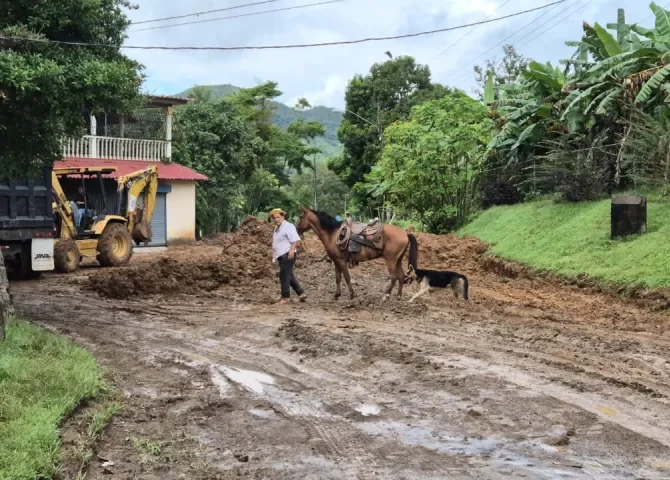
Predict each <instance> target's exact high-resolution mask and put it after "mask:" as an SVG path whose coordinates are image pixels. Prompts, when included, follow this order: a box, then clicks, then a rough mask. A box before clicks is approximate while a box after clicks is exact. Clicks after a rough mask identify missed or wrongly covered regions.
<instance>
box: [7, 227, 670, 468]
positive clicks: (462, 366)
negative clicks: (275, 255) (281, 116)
mask: <svg viewBox="0 0 670 480" xmlns="http://www.w3.org/2000/svg"><path fill="white" fill-rule="evenodd" d="M231 238H232V237H231ZM231 238H228V239H225V238H224V239H223V240H222V241H221V242H218V243H217V242H213V243H208V244H206V245H201V246H198V247H179V248H175V249H173V250H171V251H169V252H168V253H167V254H164V255H163V256H164V257H165V258H166V259H165V260H159V261H160V262H163V264H164V267H165V269H164V272H163V273H165V272H169V271H170V270H171V271H173V272H177V273H175V275H177V276H179V275H187V274H188V272H187V270H188V271H191V270H189V269H190V268H191V267H190V266H194V265H210V263H208V262H216V261H217V259H218V260H222V259H221V257H220V255H221V250H222V244H225V245H224V246H223V248H226V249H227V250H228V251H229V254H230V249H231V248H232V249H234V248H236V247H234V246H231V245H232V244H231V243H230V240H231ZM226 242H228V243H227V244H226ZM419 245H420V257H419V258H420V259H419V261H420V265H429V266H430V267H435V268H440V267H445V268H446V267H450V268H452V269H458V270H461V271H463V272H464V273H466V274H468V276H469V278H470V282H471V298H472V304H470V305H466V304H464V303H463V302H462V300H461V301H457V300H455V299H454V298H453V297H452V296H451V295H450V294H448V293H447V292H443V293H436V294H434V295H432V296H431V297H430V298H427V299H424V300H418V301H417V304H416V305H413V306H411V307H410V306H408V305H407V303H405V302H406V300H407V298H408V297H407V296H405V300H404V301H398V300H397V299H395V298H392V299H391V300H389V301H388V302H386V303H383V302H382V301H381V297H382V295H381V291H382V288H383V286H384V285H385V282H386V272H385V270H384V267H383V265H382V264H381V263H378V262H372V263H370V264H364V265H360V266H359V267H358V268H356V269H355V270H353V272H352V276H353V278H354V280H355V281H356V285H355V289H356V291H357V293H358V294H359V297H358V298H356V299H354V300H348V299H340V300H339V301H335V300H334V299H333V298H332V293H333V291H334V273H333V271H332V266H331V265H330V264H329V263H327V262H325V261H322V260H321V258H322V255H323V253H322V250H321V249H320V247H319V245H318V244H317V243H315V241H314V240H313V239H312V240H310V241H309V242H308V248H307V251H306V252H303V253H302V254H301V256H300V257H299V261H298V263H299V268H298V269H297V271H296V274H297V276H298V278H299V279H300V280H301V281H302V282H303V284H304V285H305V287H306V288H307V289H308V294H309V299H308V301H307V303H306V304H304V305H303V304H299V303H294V304H291V305H288V306H282V307H278V306H274V305H271V304H269V299H271V298H274V297H273V296H274V295H276V293H277V292H278V284H277V280H276V278H274V277H273V276H272V275H271V269H270V273H268V270H267V265H265V266H261V267H258V268H256V267H255V266H253V265H256V263H255V260H254V261H251V265H252V266H253V268H252V267H249V265H246V264H245V263H244V262H242V264H241V265H237V266H235V272H237V273H235V272H233V273H231V272H230V271H228V270H227V271H226V272H223V273H222V272H221V270H220V269H214V268H213V267H211V265H210V266H209V267H207V268H206V269H205V270H207V271H208V272H209V273H202V272H201V273H198V274H194V273H193V272H192V271H191V273H190V275H191V277H190V278H194V277H197V278H199V280H198V281H197V282H192V283H191V284H189V286H188V288H187V290H188V291H183V289H180V288H179V287H177V286H176V285H177V284H175V281H178V279H171V280H167V281H165V282H166V283H165V285H163V284H162V283H160V282H161V281H162V280H156V278H154V277H152V278H150V279H147V278H145V275H148V274H145V273H142V269H145V270H146V269H148V268H149V267H152V268H153V269H154V270H155V268H156V261H157V260H156V258H155V257H148V256H144V255H143V256H140V255H136V256H135V258H134V261H133V263H134V266H133V267H132V269H127V270H124V271H123V272H125V273H119V272H118V271H117V272H115V273H114V276H113V277H110V275H111V274H110V273H104V275H106V277H105V278H102V277H99V278H98V279H97V280H95V281H93V280H89V279H87V276H89V275H90V276H91V277H92V278H93V277H95V276H99V275H102V274H103V272H102V271H101V270H100V269H94V268H91V269H88V270H87V269H83V270H82V271H80V272H79V273H78V274H77V275H69V276H55V275H47V276H46V277H45V278H44V279H42V280H40V281H39V282H37V283H36V282H26V283H17V284H14V285H13V286H12V288H13V294H14V298H15V302H16V306H17V309H18V310H19V311H20V312H22V313H23V314H25V315H27V316H29V317H30V318H31V319H33V320H34V321H36V322H38V323H40V324H42V325H44V326H46V327H48V328H51V329H53V330H55V331H58V332H60V333H63V334H65V335H68V336H70V337H71V338H73V339H74V340H75V341H76V342H78V343H79V344H81V345H83V346H85V347H87V348H89V349H90V350H91V351H92V352H93V353H94V354H95V355H96V356H97V358H98V359H99V361H100V363H101V364H102V365H103V366H105V367H106V368H108V369H109V370H111V371H112V372H113V373H114V378H115V381H116V383H117V385H118V386H119V388H120V389H121V390H122V391H123V392H124V395H125V396H126V400H125V404H126V405H125V408H124V410H123V411H122V412H121V413H120V414H119V415H118V416H117V417H116V418H115V419H114V420H113V422H112V424H111V426H110V427H109V429H108V430H107V431H106V433H105V436H104V437H103V439H102V441H101V443H100V445H99V448H98V451H97V454H98V455H99V456H100V457H102V458H104V459H109V460H112V461H113V462H114V466H113V467H112V468H111V470H109V471H108V472H107V473H103V467H102V465H101V464H102V461H101V460H99V459H97V458H96V459H94V461H93V462H92V463H91V467H90V470H89V476H88V477H87V478H114V479H135V478H137V479H139V478H143V479H177V478H194V479H196V478H201V479H210V478H211V479H214V478H259V479H260V478H262V479H301V480H302V479H344V478H352V479H354V478H361V479H367V478H379V479H433V478H435V479H437V478H440V479H444V478H453V479H460V478H464V479H465V478H473V479H503V478H528V479H535V478H538V479H539V478H543V479H544V478H547V479H558V478H560V479H567V478H573V479H586V478H593V479H635V478H648V479H661V478H670V405H669V400H668V399H669V396H670V382H669V375H670V364H669V363H668V359H669V358H670V356H669V355H670V337H668V333H669V332H670V321H669V319H668V315H667V313H664V312H663V311H658V312H654V311H652V310H653V308H649V305H648V304H645V305H635V304H633V303H626V302H624V301H623V300H620V299H618V298H616V297H612V296H608V295H605V294H594V293H589V292H588V291H586V290H584V289H581V290H580V289H579V288H577V287H569V286H557V285H556V284H553V283H551V282H549V281H544V280H541V279H537V278H536V279H530V278H517V279H509V278H504V277H501V276H498V275H497V274H495V273H493V272H491V264H490V262H489V261H486V260H484V259H483V257H482V254H483V253H484V250H485V248H484V247H482V246H481V244H479V243H478V242H476V241H473V240H458V239H453V238H446V237H433V236H428V235H419ZM233 255H235V256H239V252H237V253H235V252H233ZM170 258H172V259H175V258H176V259H178V262H185V263H179V264H177V263H169V262H171V260H170ZM265 258H267V257H265ZM245 265H246V266H245ZM168 267H170V268H168ZM187 267H188V268H187ZM119 270H120V269H119ZM240 272H242V273H240ZM124 275H125V277H124ZM208 275H209V277H208ZM149 276H151V275H149ZM110 278H113V281H111V284H114V285H117V286H118V285H119V284H120V283H124V282H125V283H124V284H125V285H126V286H125V287H123V288H126V289H127V288H130V287H129V286H131V287H132V285H135V287H134V288H142V287H137V285H138V282H140V283H139V284H141V282H142V281H144V282H147V281H149V282H153V283H152V286H151V287H147V289H148V291H151V292H152V293H151V294H150V295H149V294H147V295H139V296H130V297H128V296H127V295H125V297H126V298H121V299H115V298H107V297H104V296H98V295H97V294H96V293H95V291H90V290H88V289H90V288H94V289H96V288H103V287H104V286H105V285H106V287H105V288H107V287H109V284H110V280H109V279H110ZM129 278H130V279H129ZM207 278H209V281H207ZM212 278H214V279H215V280H212ZM231 279H232V280H231ZM235 279H237V280H235ZM105 282H107V283H105ZM156 282H159V283H156ZM217 282H218V283H217ZM228 282H230V283H229V284H228ZM221 283H223V284H224V285H223V286H221V287H220V288H217V287H218V285H219V284H221ZM91 285H93V287H91ZM36 286H38V288H36ZM101 286H102V287H101ZM415 289H416V287H411V288H410V289H409V293H411V292H413V291H415ZM160 292H162V293H160ZM120 296H121V297H124V295H120ZM652 306H653V305H652ZM68 441H71V442H74V441H75V440H74V439H72V438H70V439H67V438H66V444H67V442H68Z"/></svg>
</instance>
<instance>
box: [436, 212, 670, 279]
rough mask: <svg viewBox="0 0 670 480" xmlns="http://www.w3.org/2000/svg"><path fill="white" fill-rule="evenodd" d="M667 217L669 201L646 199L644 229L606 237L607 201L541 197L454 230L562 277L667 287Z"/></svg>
mask: <svg viewBox="0 0 670 480" xmlns="http://www.w3.org/2000/svg"><path fill="white" fill-rule="evenodd" d="M669 215H670V204H667V203H656V202H649V203H648V204H647V233H645V234H644V235H637V236H632V237H629V238H627V239H622V240H610V238H609V233H610V201H609V200H601V201H597V202H583V203H554V202H552V201H551V200H542V201H536V202H530V203H524V204H521V205H512V206H501V207H493V208H490V209H488V210H486V211H484V212H481V214H479V216H478V217H477V218H476V219H475V220H474V221H473V222H472V223H470V224H469V225H466V226H465V227H463V228H462V229H461V230H460V231H459V232H458V233H459V234H460V235H472V236H473V237H477V238H479V239H481V240H484V241H485V242H488V243H489V244H490V245H491V247H492V248H491V250H492V253H493V254H495V255H497V256H499V257H502V258H507V259H509V260H516V261H517V262H521V263H524V264H526V265H528V266H530V267H534V268H536V269H540V270H547V271H551V272H554V273H559V274H563V275H565V276H567V277H573V278H574V277H576V276H578V275H579V274H581V273H586V274H588V275H589V277H591V278H592V279H594V280H601V281H605V282H612V283H616V284H627V285H641V286H646V287H668V286H670V270H668V267H667V259H668V258H670V243H668V241H667V239H668V235H670V223H668V221H667V218H668V216H669ZM426 268H428V267H426Z"/></svg>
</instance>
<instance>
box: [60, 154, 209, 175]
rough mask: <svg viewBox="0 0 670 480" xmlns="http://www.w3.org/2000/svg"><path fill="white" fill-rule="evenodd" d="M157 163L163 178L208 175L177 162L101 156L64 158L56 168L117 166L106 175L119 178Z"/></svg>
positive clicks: (159, 173)
mask: <svg viewBox="0 0 670 480" xmlns="http://www.w3.org/2000/svg"><path fill="white" fill-rule="evenodd" d="M151 165H157V166H158V178H160V179H161V180H207V177H206V176H205V175H203V174H201V173H198V172H196V171H195V170H192V169H190V168H188V167H185V166H183V165H178V164H176V163H162V162H147V161H143V160H114V159H101V158H69V157H68V158H64V159H63V160H62V161H60V162H56V163H54V167H55V168H65V167H75V168H79V167H116V172H114V173H112V174H111V175H105V177H109V178H118V177H120V176H122V175H128V174H129V173H132V172H136V171H138V170H144V169H145V168H147V167H149V166H151Z"/></svg>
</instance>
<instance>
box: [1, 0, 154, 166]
mask: <svg viewBox="0 0 670 480" xmlns="http://www.w3.org/2000/svg"><path fill="white" fill-rule="evenodd" d="M127 8H131V4H130V3H129V2H128V1H127V0H48V1H47V0H41V1H34V0H3V1H0V11H2V15H1V16H0V36H4V37H6V38H5V39H3V40H0V169H2V171H3V172H4V173H9V174H12V175H13V174H21V173H25V172H26V170H27V169H29V167H38V168H39V167H43V166H45V165H46V166H48V165H50V164H51V163H52V162H53V161H54V160H57V159H59V158H60V157H61V146H62V144H61V142H62V140H63V138H64V137H68V136H77V135H80V134H82V133H84V128H85V125H86V123H85V117H84V112H86V111H88V112H92V113H95V112H97V111H102V110H116V111H124V110H130V109H131V108H132V107H133V106H135V105H136V104H137V102H138V101H139V98H140V97H139V88H140V86H141V83H142V75H141V73H140V70H141V66H140V65H139V64H138V63H137V62H135V61H133V60H131V59H129V58H128V57H126V56H124V55H123V54H121V52H120V47H121V44H122V43H123V41H124V39H125V38H126V36H125V33H124V32H125V30H126V28H127V27H128V25H129V24H130V20H129V19H128V18H127V17H126V15H125V13H124V9H127ZM52 42H80V43H93V44H104V45H105V46H104V47H98V46H95V47H89V46H84V45H77V46H75V45H65V44H59V43H52Z"/></svg>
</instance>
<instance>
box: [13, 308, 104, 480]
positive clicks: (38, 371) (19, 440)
mask: <svg viewBox="0 0 670 480" xmlns="http://www.w3.org/2000/svg"><path fill="white" fill-rule="evenodd" d="M102 389H103V381H102V378H101V375H100V371H99V369H98V365H97V364H96V361H95V359H94V358H93V357H92V356H91V355H90V354H89V353H88V352H87V351H86V350H84V349H83V348H80V347H77V346H75V345H74V344H73V343H71V342H70V341H68V340H67V339H64V338H61V337H58V336H56V335H54V334H52V333H50V332H48V331H46V330H44V329H42V328H39V327H35V326H33V325H30V324H28V323H26V322H24V321H19V320H12V321H10V322H9V324H8V325H7V339H6V341H5V342H4V343H3V344H0V479H2V480H5V479H13V480H19V479H41V478H51V477H52V476H53V475H54V474H55V473H56V470H57V463H58V455H59V447H60V438H59V425H60V424H61V422H62V421H63V420H64V418H65V417H66V415H68V414H69V413H71V412H72V411H73V410H74V409H75V407H77V405H78V404H80V402H82V401H83V400H85V399H91V398H93V397H95V396H96V395H97V394H99V393H100V392H101V391H102ZM108 414H109V412H104V414H103V415H104V416H105V417H106V416H108ZM98 423H101V422H98ZM95 428H96V429H97V428H99V427H98V426H96V427H95Z"/></svg>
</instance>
